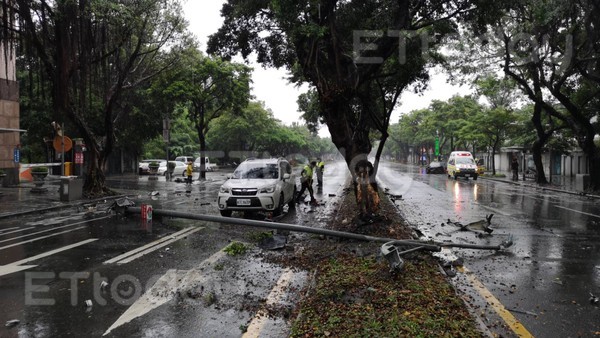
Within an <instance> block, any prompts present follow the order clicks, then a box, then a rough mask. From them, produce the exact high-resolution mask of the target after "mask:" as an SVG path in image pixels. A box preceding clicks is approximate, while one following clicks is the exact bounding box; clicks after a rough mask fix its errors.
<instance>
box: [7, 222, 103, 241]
mask: <svg viewBox="0 0 600 338" xmlns="http://www.w3.org/2000/svg"><path fill="white" fill-rule="evenodd" d="M109 217H111V216H105V217H100V218H96V219H94V220H101V219H105V218H109ZM89 221H90V220H85V221H81V222H76V223H72V224H67V225H62V226H59V227H53V228H50V229H46V230H41V231H38V232H32V233H30V234H27V235H22V236H17V237H12V238H8V239H4V240H1V241H0V243H4V242H10V241H14V240H15V239H18V238H24V237H31V236H35V235H38V234H42V233H45V232H50V231H55V230H57V229H62V228H68V227H72V226H76V225H79V224H82V223H87V222H89ZM29 229H31V228H29Z"/></svg>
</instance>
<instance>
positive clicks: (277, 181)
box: [217, 158, 296, 217]
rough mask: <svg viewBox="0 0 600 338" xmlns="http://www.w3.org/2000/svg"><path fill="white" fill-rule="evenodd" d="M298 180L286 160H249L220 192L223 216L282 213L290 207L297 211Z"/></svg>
mask: <svg viewBox="0 0 600 338" xmlns="http://www.w3.org/2000/svg"><path fill="white" fill-rule="evenodd" d="M295 195H296V179H295V176H294V175H293V173H292V166H291V165H290V163H289V162H288V161H287V160H286V159H284V158H279V159H276V158H272V159H252V160H246V161H244V162H242V163H240V165H239V166H238V167H237V168H236V169H235V171H234V172H233V175H232V176H231V178H229V179H228V180H227V181H225V183H223V185H222V186H221V189H220V190H219V195H218V197H217V204H218V207H219V211H220V212H221V215H222V216H225V217H230V216H231V213H232V212H233V211H261V210H262V211H270V212H273V214H274V215H279V214H281V212H282V210H283V206H284V205H285V204H287V205H288V206H289V207H290V208H294V207H295V206H296V204H295Z"/></svg>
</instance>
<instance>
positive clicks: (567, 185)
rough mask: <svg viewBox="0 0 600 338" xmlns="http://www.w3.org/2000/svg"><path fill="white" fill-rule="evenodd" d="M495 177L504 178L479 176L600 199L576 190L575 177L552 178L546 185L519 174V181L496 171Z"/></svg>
mask: <svg viewBox="0 0 600 338" xmlns="http://www.w3.org/2000/svg"><path fill="white" fill-rule="evenodd" d="M486 174H488V175H491V172H486ZM496 175H504V177H491V176H480V178H482V179H487V180H494V181H498V182H505V183H509V184H515V185H519V186H524V187H529V188H531V189H541V190H549V191H554V192H561V193H565V194H571V195H579V196H587V197H592V198H600V194H589V193H585V192H583V191H580V190H578V189H577V182H576V178H575V177H570V176H553V177H552V182H551V183H548V184H547V185H539V184H537V183H535V180H534V179H532V178H527V179H525V180H523V174H522V173H520V174H519V180H518V181H513V180H512V173H511V172H504V171H496ZM548 180H550V178H548Z"/></svg>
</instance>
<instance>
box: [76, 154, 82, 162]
mask: <svg viewBox="0 0 600 338" xmlns="http://www.w3.org/2000/svg"><path fill="white" fill-rule="evenodd" d="M75 164H83V153H75Z"/></svg>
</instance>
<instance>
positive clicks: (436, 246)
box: [125, 206, 512, 251]
mask: <svg viewBox="0 0 600 338" xmlns="http://www.w3.org/2000/svg"><path fill="white" fill-rule="evenodd" d="M141 211H142V209H141V208H140V207H132V206H128V207H126V209H125V212H126V213H132V214H138V215H139V214H140V213H141ZM152 213H153V214H154V215H156V216H168V217H178V218H186V219H196V220H200V221H207V222H217V223H225V224H236V225H246V226H253V227H261V228H270V229H276V230H289V231H297V232H306V233H312V234H317V235H324V236H332V237H339V238H346V239H354V240H359V241H366V242H379V243H389V244H391V245H395V246H410V247H418V248H419V249H418V250H427V251H440V250H441V249H442V248H443V247H455V248H468V249H481V250H502V249H504V248H508V247H509V246H511V245H512V236H511V237H510V238H509V240H507V241H504V242H502V244H501V245H495V246H490V245H475V244H458V243H450V242H444V243H441V242H433V241H419V240H399V239H394V238H385V237H374V236H368V235H361V234H356V233H352V232H344V231H337V230H329V229H321V228H312V227H308V226H303V225H294V224H286V223H278V222H266V221H257V220H248V219H239V218H231V217H221V216H212V215H203V214H193V213H189V212H180V211H171V210H162V209H154V210H152ZM411 251H412V250H411Z"/></svg>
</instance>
